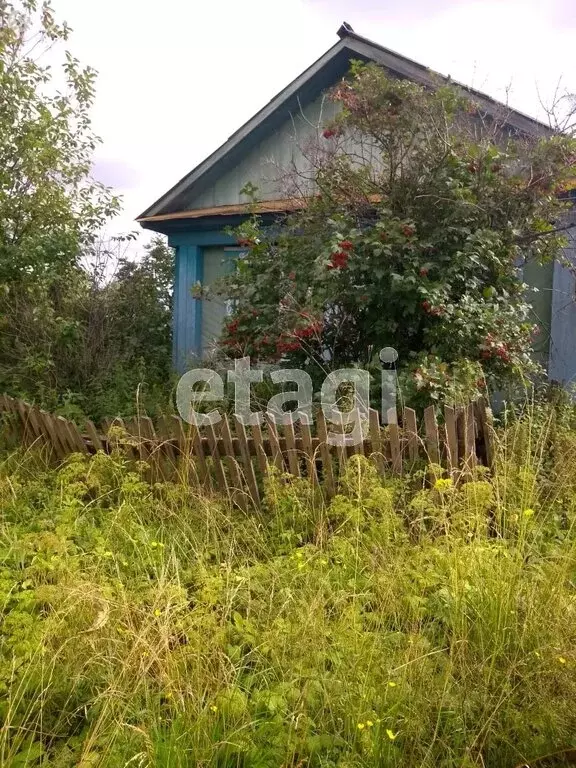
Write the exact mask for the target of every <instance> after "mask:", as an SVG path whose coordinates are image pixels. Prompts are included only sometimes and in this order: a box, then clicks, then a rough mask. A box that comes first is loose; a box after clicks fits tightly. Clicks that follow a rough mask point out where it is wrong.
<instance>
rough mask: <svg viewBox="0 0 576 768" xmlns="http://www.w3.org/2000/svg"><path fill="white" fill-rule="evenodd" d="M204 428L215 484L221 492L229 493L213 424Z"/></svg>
mask: <svg viewBox="0 0 576 768" xmlns="http://www.w3.org/2000/svg"><path fill="white" fill-rule="evenodd" d="M205 429H206V435H207V436H208V442H209V444H210V453H211V456H212V465H213V467H214V475H215V477H216V484H217V486H218V487H219V488H220V490H221V491H222V492H223V493H226V494H229V488H228V480H227V478H226V473H225V471H224V467H223V466H222V457H221V454H220V448H219V447H218V438H217V437H216V432H215V430H214V425H213V424H208V426H207V427H205Z"/></svg>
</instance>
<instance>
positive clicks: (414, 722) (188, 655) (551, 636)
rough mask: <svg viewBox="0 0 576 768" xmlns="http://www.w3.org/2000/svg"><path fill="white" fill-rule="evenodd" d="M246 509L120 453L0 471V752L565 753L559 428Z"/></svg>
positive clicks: (567, 700) (574, 561)
mask: <svg viewBox="0 0 576 768" xmlns="http://www.w3.org/2000/svg"><path fill="white" fill-rule="evenodd" d="M456 480H457V478H449V477H445V476H442V475H441V474H440V472H439V470H438V468H435V467H429V468H423V471H422V472H419V473H415V474H414V475H412V476H411V477H409V478H403V479H388V480H386V481H382V480H381V479H380V478H379V477H378V476H377V474H376V472H375V470H374V469H373V468H372V466H371V465H370V464H369V463H368V462H367V461H364V460H362V459H360V458H359V457H355V458H354V459H353V460H352V461H351V462H350V463H349V466H348V470H347V473H346V475H345V477H344V478H342V480H341V483H340V489H339V494H338V496H337V497H335V498H334V499H333V500H331V501H330V502H328V501H326V500H325V499H323V498H322V496H321V495H319V494H317V493H316V492H314V491H313V490H312V489H311V488H310V486H309V485H308V484H307V483H306V482H305V481H302V480H295V479H288V478H283V477H280V476H278V475H272V476H271V477H270V478H269V479H268V481H267V486H266V494H265V498H266V501H265V506H264V508H263V509H262V511H261V512H260V513H256V512H251V513H249V514H247V513H243V512H241V511H239V510H237V509H233V508H231V507H230V506H229V505H228V504H227V503H226V502H225V501H224V500H222V499H219V498H215V497H208V496H206V495H203V494H201V493H199V492H197V491H195V490H194V489H193V488H192V487H190V486H189V485H186V484H185V483H173V484H162V485H156V486H153V487H151V486H150V485H149V484H148V483H147V482H144V481H143V479H142V477H141V475H140V474H139V472H138V471H136V469H135V468H134V467H130V466H128V465H127V464H126V462H125V461H124V460H123V459H122V458H121V456H120V455H113V456H104V455H103V454H99V455H97V456H96V457H94V458H92V459H85V458H82V457H80V456H75V457H72V458H71V459H70V460H69V461H68V462H67V463H66V464H65V465H64V466H62V467H61V468H60V469H58V470H49V469H47V468H44V469H42V468H40V467H39V465H38V462H37V460H36V459H35V458H34V457H32V456H30V455H12V456H7V457H6V458H5V459H4V461H3V464H2V467H1V469H0V505H1V510H2V521H1V527H0V552H1V561H2V566H1V569H0V605H1V606H2V623H1V625H0V646H1V650H2V654H1V659H0V716H1V719H2V721H3V726H2V728H1V730H0V764H1V765H2V766H24V765H30V766H35V765H46V766H54V767H56V766H57V767H58V768H62V767H64V766H82V767H83V768H88V766H90V768H92V767H93V766H111V767H114V768H115V767H116V766H126V765H134V766H143V767H144V766H150V768H152V767H154V768H155V767H156V766H160V767H164V766H166V767H168V766H170V768H176V767H178V768H184V767H186V766H221V767H222V768H224V767H228V766H229V767H230V768H232V767H233V766H234V767H236V766H246V767H248V766H251V767H252V766H254V767H255V768H259V767H261V766H262V767H264V766H270V767H272V766H275V767H278V766H326V767H327V766H343V767H345V768H352V767H356V766H402V767H403V768H404V767H406V768H411V767H412V766H414V767H416V766H418V767H422V768H424V767H427V766H430V768H432V766H434V767H435V768H437V767H438V766H441V767H443V768H444V767H445V768H448V767H449V766H450V767H452V766H494V767H496V766H498V767H499V766H514V765H515V764H517V763H520V762H522V761H526V760H529V759H532V758H534V757H535V756H538V755H540V754H545V753H547V752H552V751H555V750H558V749H561V748H566V747H570V746H576V707H574V701H575V700H576V679H575V675H574V672H575V665H576V648H575V639H576V622H575V613H576V589H575V586H576V582H575V580H576V536H575V535H574V533H575V532H574V524H575V520H576V434H575V433H574V432H572V431H571V430H570V429H569V428H568V427H567V426H566V425H565V424H563V423H560V422H559V420H558V417H557V416H556V415H555V412H554V411H551V410H546V409H538V408H536V407H533V408H531V409H529V412H528V413H527V414H525V415H524V417H522V418H520V419H515V420H513V421H512V422H511V423H510V424H508V426H507V427H506V428H504V429H502V430H501V432H500V442H499V445H498V447H497V457H496V464H495V468H494V471H493V472H492V473H488V472H487V471H486V470H483V469H482V468H479V469H478V470H477V471H476V472H475V474H474V476H473V477H472V479H471V481H470V482H468V483H466V484H460V483H458V482H456Z"/></svg>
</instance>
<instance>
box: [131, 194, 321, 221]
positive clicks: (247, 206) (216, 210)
mask: <svg viewBox="0 0 576 768" xmlns="http://www.w3.org/2000/svg"><path fill="white" fill-rule="evenodd" d="M305 205H306V200H305V199H304V198H286V199H284V200H263V201H262V202H260V203H240V204H238V205H215V206H214V207H212V208H196V209H195V210H192V211H177V212H176V213H162V214H159V215H158V216H145V217H144V218H140V219H136V221H138V222H140V223H141V222H145V221H173V220H175V219H200V218H202V217H203V216H234V215H237V214H243V213H251V212H252V211H254V212H255V213H284V212H288V211H296V210H298V209H299V208H304V207H305Z"/></svg>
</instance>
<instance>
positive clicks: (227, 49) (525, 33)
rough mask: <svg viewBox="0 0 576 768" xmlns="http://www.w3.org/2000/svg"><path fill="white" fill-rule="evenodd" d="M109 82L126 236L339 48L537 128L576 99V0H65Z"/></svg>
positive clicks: (107, 175)
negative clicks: (421, 72) (408, 68)
mask: <svg viewBox="0 0 576 768" xmlns="http://www.w3.org/2000/svg"><path fill="white" fill-rule="evenodd" d="M53 5H54V8H55V10H56V13H57V16H58V18H59V19H60V20H62V19H65V20H67V21H68V23H69V24H70V26H71V27H72V28H73V30H74V33H73V35H72V37H71V40H70V41H69V48H70V50H71V51H72V52H73V53H74V55H75V56H76V57H77V58H79V59H80V60H81V61H82V62H83V63H85V64H90V65H92V66H93V67H95V68H96V69H97V70H98V71H99V79H98V96H97V102H96V106H95V109H94V113H93V118H94V127H95V129H96V131H97V133H98V134H99V135H100V136H101V137H102V139H103V145H102V147H101V148H100V149H99V150H98V153H97V157H96V166H95V173H96V175H97V177H98V178H100V180H102V181H104V182H106V183H108V184H110V185H111V186H113V187H114V188H115V189H116V190H117V191H118V192H119V193H121V194H122V195H123V198H124V213H123V215H122V217H121V218H120V219H119V220H118V221H117V222H116V223H115V225H114V227H113V228H112V229H113V230H114V231H129V230H131V229H135V228H136V227H137V225H135V224H134V221H133V220H134V218H135V217H136V216H137V215H138V214H139V213H140V212H141V211H142V210H143V209H144V208H146V207H148V205H150V204H151V203H152V202H154V200H156V199H157V198H158V197H160V195H161V194H162V193H163V192H165V191H166V189H167V188H168V187H170V186H172V185H173V184H174V183H175V182H176V181H177V180H178V179H179V178H180V177H182V176H183V175H184V174H185V173H187V172H188V171H189V170H191V169H192V168H193V167H194V166H195V165H197V164H198V163H199V162H200V161H201V160H203V159H204V158H205V157H206V156H207V155H208V154H209V153H210V152H212V151H213V150H214V149H216V148H217V147H218V146H219V145H220V144H221V143H222V142H223V141H225V140H226V138H227V137H228V136H229V135H230V134H231V133H233V132H234V131H235V130H236V129H237V128H238V127H239V126H240V125H241V124H242V123H244V122H245V121H246V120H247V119H249V118H250V117H251V116H252V115H253V114H254V113H255V112H256V111H257V110H258V109H260V107H262V106H263V105H264V104H265V103H266V102H267V101H268V100H269V99H270V98H271V97H272V96H274V95H275V94H276V93H277V92H278V91H280V90H282V88H284V86H285V85H287V84H288V82H289V81H290V80H292V79H293V78H294V77H296V76H297V75H298V74H299V73H300V72H301V71H302V70H303V69H305V68H306V67H307V66H309V65H310V64H311V63H312V62H313V61H314V60H315V59H317V58H318V57H319V56H321V55H322V54H323V53H324V51H326V50H327V49H328V48H329V47H330V46H331V45H333V43H335V42H336V41H337V37H336V30H337V29H338V27H339V26H340V23H341V22H342V21H343V20H346V21H348V22H349V23H350V24H351V25H352V26H353V27H354V29H355V31H356V32H358V33H359V34H361V35H364V36H365V37H368V38H371V39H372V40H375V41H376V42H378V43H380V44H381V45H384V46H386V47H388V48H390V49H392V50H394V51H397V52H398V53H401V54H404V55H405V56H408V57H410V58H412V59H415V60H416V61H419V62H421V63H422V64H425V65H426V66H428V67H430V68H431V69H434V70H436V71H438V72H441V73H443V74H447V75H448V74H449V75H451V76H452V77H453V78H454V79H455V80H459V81H461V82H464V83H467V84H469V85H473V86H474V87H476V88H478V89H479V90H483V91H486V92H487V93H489V94H490V95H492V96H494V97H496V98H500V99H504V100H505V99H506V90H507V88H508V87H509V86H511V90H510V93H509V99H508V100H509V102H510V104H511V106H514V107H517V108H518V109H521V110H522V111H524V112H528V113H530V114H532V115H535V116H536V117H538V116H541V108H540V106H539V97H538V91H539V92H540V94H541V95H542V97H543V98H545V99H550V98H551V96H552V94H553V93H554V90H555V88H556V85H557V83H558V80H559V78H562V83H563V85H564V86H565V87H566V88H568V89H570V90H573V91H576V71H575V69H576V64H575V63H574V53H573V52H574V48H575V44H576V3H575V2H574V0H478V1H476V0H433V1H432V0H402V2H398V0H353V2H352V0H349V1H348V0H162V2H159V1H158V0H53Z"/></svg>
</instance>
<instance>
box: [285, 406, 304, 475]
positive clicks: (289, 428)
mask: <svg viewBox="0 0 576 768" xmlns="http://www.w3.org/2000/svg"><path fill="white" fill-rule="evenodd" d="M283 428H284V438H285V440H286V446H287V450H286V454H287V456H288V467H289V468H290V473H291V474H292V475H294V476H295V477H300V461H299V458H298V452H297V450H296V436H295V434H294V425H293V424H292V418H291V415H290V414H289V413H287V414H286V415H285V416H284V424H283Z"/></svg>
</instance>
